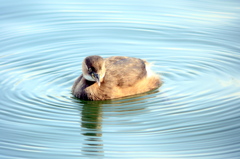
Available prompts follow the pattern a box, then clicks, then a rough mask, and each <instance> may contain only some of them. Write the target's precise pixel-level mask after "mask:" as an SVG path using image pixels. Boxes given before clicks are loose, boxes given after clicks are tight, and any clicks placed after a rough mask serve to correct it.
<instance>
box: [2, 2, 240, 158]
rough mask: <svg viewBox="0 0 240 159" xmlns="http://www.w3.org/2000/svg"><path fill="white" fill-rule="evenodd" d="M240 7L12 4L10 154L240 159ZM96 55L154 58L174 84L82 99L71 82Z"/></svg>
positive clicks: (5, 56) (5, 60)
mask: <svg viewBox="0 0 240 159" xmlns="http://www.w3.org/2000/svg"><path fill="white" fill-rule="evenodd" d="M174 3H176V4H174ZM238 5H239V2H237V1H235V0H233V1H231V2H230V1H226V2H217V1H215V0H214V1H213V2H207V3H206V2H205V1H201V2H190V1H188V0H184V1H183V2H182V3H181V4H179V3H178V2H170V1H169V2H168V1H154V0H151V1H150V2H148V4H146V3H145V2H143V1H136V0H131V1H129V2H127V1H121V2H120V1H114V2H110V1H109V2H108V1H104V2H101V3H99V2H95V1H93V2H87V3H86V2H84V3H83V2H77V1H75V0H71V1H61V2H60V1H59V2H55V1H51V2H50V1H41V2H30V1H28V0H24V1H21V2H18V1H15V0H13V1H6V2H4V3H2V5H1V7H0V8H1V9H0V13H1V14H0V15H1V16H0V20H1V22H2V23H1V24H0V27H1V31H0V40H1V44H0V46H1V47H0V74H1V76H0V85H1V89H0V102H1V108H0V114H1V115H0V121H1V128H0V134H1V135H2V138H1V139H0V147H1V150H0V152H1V153H0V154H1V155H0V158H4V159H5V158H6V159H7V158H49V157H50V158H58V159H59V158H191V159H192V158H211V159H215V158H216V159H219V158H232V159H235V158H236V159H237V158H239V156H240V153H239V152H240V150H239V147H240V140H239V135H238V134H239V132H240V125H239V123H240V122H239V121H240V116H239V114H240V107H239V103H240V100H239V95H240V91H239V87H240V77H239V63H240V54H239V52H240V48H239V46H238V44H239V37H240V35H239V25H238V23H239V22H238V21H239V14H240V12H239V8H238V7H237V6H238ZM209 6H211V7H209ZM93 54H99V55H102V56H103V57H109V56H114V55H123V56H133V57H139V58H143V59H146V60H148V61H150V62H151V63H153V64H152V68H153V70H154V71H156V72H157V73H158V74H159V75H160V76H161V78H162V80H163V82H164V83H163V85H162V86H161V87H160V88H159V89H157V90H153V91H150V92H147V93H143V94H140V95H135V96H130V97H127V98H121V99H114V100H108V101H82V100H78V99H76V98H75V97H73V95H72V94H71V86H72V84H73V82H74V79H75V78H77V77H78V76H79V74H81V62H82V60H83V59H84V57H86V56H89V55H93Z"/></svg>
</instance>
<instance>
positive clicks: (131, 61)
mask: <svg viewBox="0 0 240 159" xmlns="http://www.w3.org/2000/svg"><path fill="white" fill-rule="evenodd" d="M146 75H147V71H146V67H145V63H144V61H143V60H141V59H138V58H133V57H125V56H113V57H109V58H107V59H106V74H105V78H104V83H107V84H111V85H112V86H115V87H122V88H124V87H131V86H132V85H134V84H135V83H136V82H138V81H139V80H141V79H143V78H144V77H145V76H146Z"/></svg>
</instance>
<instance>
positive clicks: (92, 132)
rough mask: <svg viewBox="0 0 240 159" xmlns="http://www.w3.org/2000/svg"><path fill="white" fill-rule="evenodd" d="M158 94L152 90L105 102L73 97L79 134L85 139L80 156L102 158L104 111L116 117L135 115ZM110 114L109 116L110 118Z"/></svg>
mask: <svg viewBox="0 0 240 159" xmlns="http://www.w3.org/2000/svg"><path fill="white" fill-rule="evenodd" d="M158 92H159V91H158V90H153V91H150V92H146V93H142V94H138V95H134V96H129V97H125V98H119V99H113V100H106V101H85V100H80V99H78V98H75V97H73V99H74V102H76V103H77V109H78V110H79V112H80V118H81V125H80V126H81V134H82V135H83V136H84V137H85V139H84V141H83V143H82V150H81V151H82V154H83V155H86V156H89V157H94V156H95V157H98V158H99V157H101V156H102V157H103V156H104V144H103V143H104V141H102V135H103V131H102V122H103V121H102V120H103V112H104V111H105V112H110V113H111V114H112V115H116V113H117V114H119V113H121V115H128V114H129V113H131V114H132V113H133V112H135V113H136V112H138V111H140V110H144V109H145V107H146V106H145V105H144V103H145V102H146V100H149V99H151V98H154V95H156V94H157V93H158ZM122 113H123V114H122ZM111 114H109V115H110V116H111Z"/></svg>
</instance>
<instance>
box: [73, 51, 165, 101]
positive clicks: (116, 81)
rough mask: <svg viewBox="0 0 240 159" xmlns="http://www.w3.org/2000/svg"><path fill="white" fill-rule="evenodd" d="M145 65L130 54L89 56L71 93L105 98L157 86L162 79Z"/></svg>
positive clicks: (81, 97) (86, 96) (85, 96)
mask: <svg viewBox="0 0 240 159" xmlns="http://www.w3.org/2000/svg"><path fill="white" fill-rule="evenodd" d="M148 65H149V64H148V62H146V61H145V60H141V59H138V58H133V57H125V56H112V57H109V58H106V59H104V58H102V57H101V56H96V55H95V56H88V57H86V58H85V59H84V60H83V62H82V72H83V73H82V75H80V76H79V77H78V78H77V79H76V81H75V83H74V85H73V87H72V93H73V95H74V96H76V97H77V98H80V99H84V100H107V99H113V98H120V97H125V96H129V95H134V94H139V93H143V92H147V91H150V90H153V89H156V88H158V87H159V86H160V85H161V80H160V78H159V76H158V75H156V74H155V73H153V72H152V71H151V70H150V69H149V66H148Z"/></svg>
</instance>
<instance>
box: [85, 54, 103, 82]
mask: <svg viewBox="0 0 240 159" xmlns="http://www.w3.org/2000/svg"><path fill="white" fill-rule="evenodd" d="M82 71H83V77H84V78H85V79H86V80H88V81H96V82H97V84H98V86H100V85H101V82H102V81H103V78H104V76H105V71H106V69H105V60H104V59H103V58H102V57H101V56H96V55H94V56H88V57H86V58H85V59H84V60H83V63H82Z"/></svg>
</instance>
